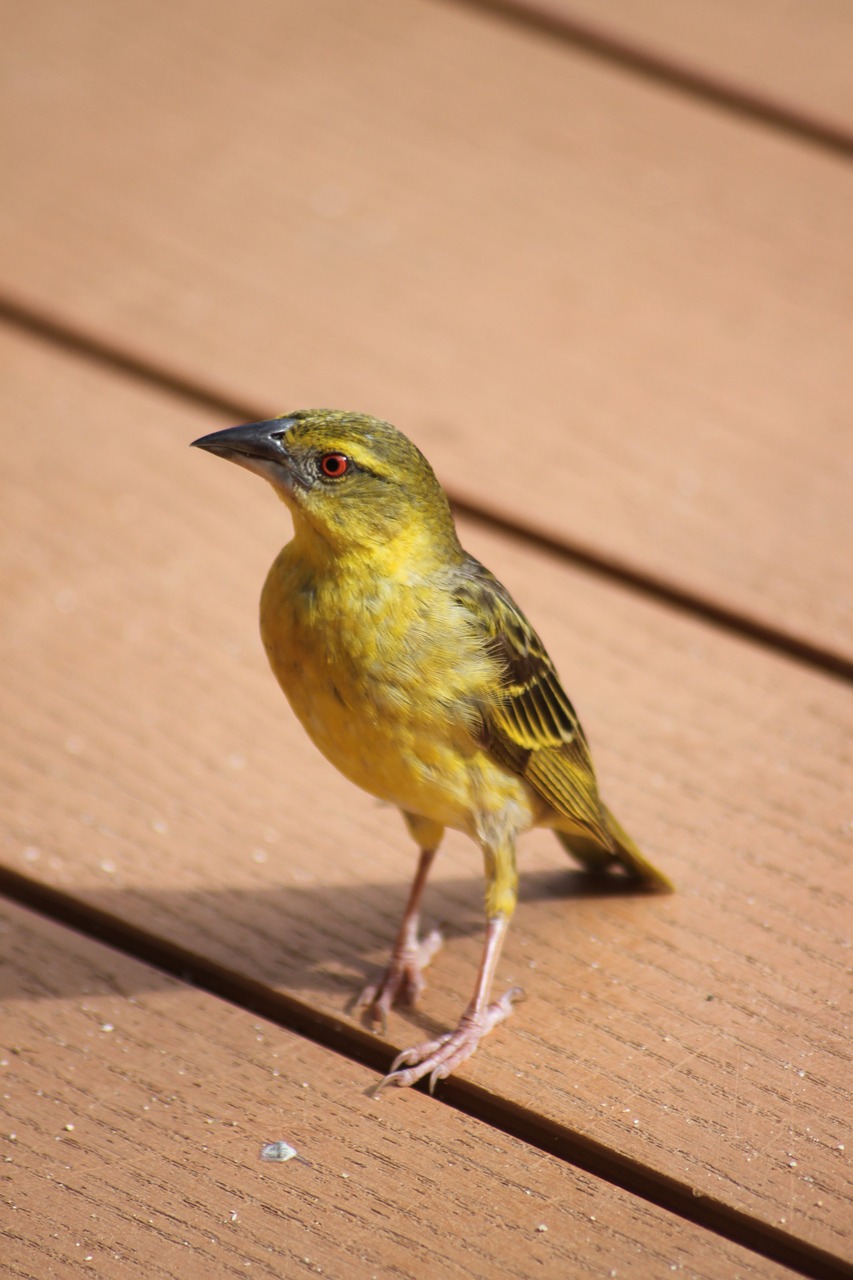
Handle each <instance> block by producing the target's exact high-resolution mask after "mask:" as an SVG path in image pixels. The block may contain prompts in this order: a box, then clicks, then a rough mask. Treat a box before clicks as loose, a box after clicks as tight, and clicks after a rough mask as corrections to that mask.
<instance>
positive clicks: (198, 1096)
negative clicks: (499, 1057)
mask: <svg viewBox="0 0 853 1280" xmlns="http://www.w3.org/2000/svg"><path fill="white" fill-rule="evenodd" d="M0 924H2V929H3V943H4V952H5V956H6V963H5V964H4V974H3V987H2V996H0V999H2V1009H3V1026H4V1049H5V1052H4V1053H3V1055H2V1057H3V1062H2V1068H0V1069H2V1081H3V1096H2V1099H0V1124H2V1138H0V1144H2V1148H3V1157H4V1164H3V1178H2V1185H3V1190H2V1197H3V1200H4V1201H5V1208H4V1211H3V1221H4V1227H3V1235H4V1245H3V1254H4V1257H3V1268H4V1275H6V1276H9V1277H15V1280H25V1278H26V1280H47V1277H50V1278H51V1280H61V1278H64V1277H70V1276H75V1277H76V1276H80V1275H97V1276H104V1277H113V1276H117V1277H125V1276H144V1277H146V1280H166V1278H167V1277H169V1278H172V1277H174V1278H175V1280H184V1278H185V1277H187V1276H190V1275H193V1276H197V1275H201V1274H204V1275H206V1276H208V1277H210V1278H211V1280H217V1278H218V1277H225V1276H234V1275H245V1274H247V1273H248V1274H251V1275H261V1276H275V1277H280V1276H282V1275H287V1276H291V1275H293V1276H295V1275H303V1274H304V1275H326V1276H339V1277H343V1276H353V1277H355V1278H356V1280H362V1278H365V1277H377V1276H389V1275H394V1276H400V1277H412V1278H413V1280H414V1278H415V1277H421V1276H424V1275H427V1274H429V1275H443V1276H449V1275H465V1276H472V1277H474V1276H479V1277H489V1276H494V1275H497V1274H500V1275H506V1276H513V1277H519V1278H523V1277H527V1276H530V1275H532V1274H536V1275H543V1276H548V1275H551V1276H557V1275H560V1274H563V1275H565V1274H568V1273H569V1271H570V1272H571V1274H572V1275H578V1276H601V1275H607V1274H609V1273H610V1272H612V1271H613V1270H616V1271H617V1272H623V1273H625V1274H633V1275H648V1276H652V1275H656V1274H662V1273H663V1272H664V1271H667V1270H669V1269H670V1268H671V1267H681V1268H683V1269H684V1270H685V1271H686V1272H687V1273H688V1274H690V1275H695V1276H697V1277H709V1278H710V1277H719V1280H724V1278H727V1277H729V1276H732V1275H738V1276H743V1277H753V1276H754V1277H759V1276H761V1277H764V1276H768V1277H777V1276H778V1277H784V1276H790V1275H791V1274H792V1273H791V1272H789V1271H788V1269H787V1268H785V1267H780V1266H776V1265H774V1264H771V1263H767V1262H763V1261H762V1260H760V1259H755V1258H753V1257H751V1256H750V1255H749V1254H748V1253H747V1251H745V1250H743V1249H739V1248H737V1247H736V1246H734V1245H731V1244H729V1243H728V1242H726V1241H722V1240H719V1239H717V1238H715V1237H713V1236H711V1235H710V1234H709V1233H708V1232H705V1231H702V1230H701V1229H699V1228H697V1227H694V1226H692V1225H690V1224H687V1223H684V1222H681V1221H679V1220H678V1219H674V1218H671V1217H670V1215H668V1214H666V1213H664V1212H663V1211H662V1210H660V1209H657V1208H654V1207H653V1206H650V1205H647V1204H644V1203H643V1202H642V1201H636V1200H633V1199H632V1198H631V1197H630V1196H628V1195H626V1194H625V1193H624V1192H620V1191H618V1190H615V1189H614V1188H612V1187H609V1186H607V1184H605V1183H602V1182H599V1181H598V1180H597V1179H595V1178H590V1177H588V1176H587V1175H585V1174H581V1173H578V1172H577V1171H575V1170H573V1169H571V1168H569V1167H568V1166H566V1165H564V1164H562V1163H561V1162H560V1161H558V1160H555V1159H553V1158H550V1157H548V1156H546V1155H543V1154H542V1153H541V1152H539V1151H535V1150H532V1149H531V1148H529V1147H526V1146H525V1145H524V1143H522V1142H518V1141H515V1140H513V1139H512V1138H507V1137H505V1136H504V1135H503V1134H500V1133H496V1132H494V1131H493V1130H491V1129H489V1128H488V1127H487V1126H486V1125H483V1124H478V1123H477V1122H476V1121H473V1120H470V1119H468V1118H466V1117H464V1116H460V1115H458V1114H457V1113H455V1112H453V1111H451V1110H450V1109H449V1108H447V1107H444V1106H442V1105H441V1104H440V1103H439V1102H437V1101H435V1100H432V1099H429V1098H426V1097H424V1096H423V1095H413V1097H412V1099H411V1104H412V1105H411V1106H410V1107H408V1108H407V1109H406V1111H405V1112H402V1111H400V1110H399V1109H397V1108H394V1107H389V1106H387V1105H385V1102H384V1100H383V1101H378V1102H377V1101H376V1100H375V1099H373V1098H371V1097H370V1096H368V1091H369V1086H370V1084H371V1083H372V1081H371V1076H370V1073H369V1072H367V1071H366V1070H365V1069H364V1068H362V1067H358V1066H356V1065H354V1064H353V1063H350V1062H347V1061H346V1060H345V1059H343V1058H339V1057H338V1056H337V1055H336V1054H333V1053H330V1052H327V1051H324V1050H322V1049H319V1048H317V1047H316V1046H314V1045H311V1044H309V1043H307V1042H305V1041H302V1040H300V1039H299V1038H298V1037H296V1036H294V1035H292V1034H290V1033H288V1032H286V1031H282V1030H281V1029H280V1028H279V1027H276V1026H275V1025H273V1024H271V1023H266V1022H264V1021H262V1020H259V1019H257V1018H253V1017H251V1016H250V1015H248V1014H246V1013H244V1012H242V1011H240V1010H237V1009H234V1008H233V1007H231V1006H229V1005H227V1004H225V1003H223V1002H222V1001H218V1000H215V999H214V998H212V997H211V996H208V995H204V994H202V993H200V992H197V991H194V990H192V989H191V988H190V987H187V986H184V985H183V984H182V983H179V982H177V981H175V980H173V979H171V978H167V977H165V976H164V975H163V974H160V973H158V972H157V971H156V970H153V969H149V968H147V966H144V965H141V964H139V963H138V962H137V961H134V960H130V959H128V958H127V957H125V956H122V955H121V954H119V953H117V952H114V951H111V950H109V949H108V948H106V947H103V946H101V945H100V944H98V943H95V942H92V941H90V940H88V939H84V938H81V937H79V936H78V935H76V934H73V933H71V932H70V931H68V930H65V929H62V928H60V927H59V926H57V925H55V924H53V923H48V922H46V921H44V920H42V919H40V918H39V917H38V916H34V915H31V914H29V913H27V912H25V911H22V910H21V909H20V908H17V907H13V906H11V905H9V904H5V903H2V902H0ZM270 1140H273V1141H279V1140H284V1141H286V1142H287V1143H288V1144H289V1145H290V1146H292V1147H295V1148H296V1150H297V1152H298V1157H297V1158H295V1159H292V1160H290V1161H288V1162H287V1163H269V1162H262V1161H261V1160H260V1151H261V1148H262V1147H263V1146H264V1145H265V1144H266V1143H267V1142H268V1141H270ZM637 1268H639V1270H638V1269H637Z"/></svg>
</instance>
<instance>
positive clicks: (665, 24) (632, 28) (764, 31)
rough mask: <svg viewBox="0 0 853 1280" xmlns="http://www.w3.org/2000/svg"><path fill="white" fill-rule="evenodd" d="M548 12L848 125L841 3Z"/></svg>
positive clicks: (805, 0) (849, 38)
mask: <svg viewBox="0 0 853 1280" xmlns="http://www.w3.org/2000/svg"><path fill="white" fill-rule="evenodd" d="M547 7H548V9H549V10H550V11H552V12H553V13H556V14H561V13H562V14H564V15H565V16H566V17H567V18H570V19H572V20H573V21H579V22H588V23H589V24H591V25H592V26H593V27H595V28H596V29H606V30H607V31H612V32H613V33H614V34H615V35H617V36H618V37H619V38H620V39H623V40H629V41H632V42H636V43H637V44H638V45H639V46H641V47H643V48H645V49H649V50H654V51H658V52H660V53H661V54H662V55H664V56H665V57H666V58H667V59H672V60H673V61H675V62H677V63H680V64H681V65H683V66H684V67H685V68H688V69H689V68H695V69H696V70H697V71H698V72H700V73H701V72H703V71H704V72H707V73H709V74H711V75H714V76H715V77H718V78H720V79H722V80H728V81H732V82H733V83H735V84H739V85H742V86H743V87H744V88H745V89H749V90H752V91H753V92H755V93H759V94H762V95H764V96H766V97H769V98H772V99H775V100H776V101H778V102H780V103H785V104H787V105H788V106H789V107H791V108H793V109H795V110H797V109H799V110H801V111H803V112H805V113H808V114H809V115H816V116H819V117H822V118H824V119H826V120H827V121H836V122H837V123H838V124H839V125H845V126H846V127H847V128H848V129H850V128H853V77H851V75H850V50H851V48H853V11H851V9H850V5H849V4H847V3H846V0H818V2H817V3H813V0H785V2H784V3H782V4H780V3H779V0H749V4H742V3H738V0H691V3H690V4H679V3H678V0H607V3H606V4H601V3H600V0H548V6H547ZM604 24H606V28H605V26H604Z"/></svg>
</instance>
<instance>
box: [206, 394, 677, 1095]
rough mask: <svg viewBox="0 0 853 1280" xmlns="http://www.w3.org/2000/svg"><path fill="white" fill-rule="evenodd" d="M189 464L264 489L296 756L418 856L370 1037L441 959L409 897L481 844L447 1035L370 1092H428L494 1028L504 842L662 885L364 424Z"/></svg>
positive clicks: (571, 728)
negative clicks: (331, 774)
mask: <svg viewBox="0 0 853 1280" xmlns="http://www.w3.org/2000/svg"><path fill="white" fill-rule="evenodd" d="M194 444H195V445H196V446H198V447H199V448H201V449H206V450H208V451H209V452H210V453H215V454H218V455H219V456H220V457H223V458H227V459H228V460H229V461H231V462H236V463H237V464H238V465H239V466H242V467H246V468H247V469H248V470H249V471H254V472H256V473H257V474H258V475H260V476H263V477H264V479H266V480H268V481H269V482H270V483H271V484H272V486H273V488H274V489H275V491H276V493H277V494H278V495H279V497H280V498H282V499H283V500H284V502H285V503H286V504H287V506H288V508H289V510H290V513H291V515H292V517H293V530H294V536H293V539H292V541H291V542H289V543H287V545H286V546H285V547H284V548H283V550H282V551H281V552H280V553H279V555H278V557H277V559H276V560H275V562H274V564H273V566H272V568H271V569H270V571H269V574H268V576H267V580H266V583H265V585H264V588H263V593H262V595H261V635H262V638H263V642H264V646H265V648H266V652H267V656H268V658H269V661H270V665H271V667H272V669H273V672H274V673H275V675H276V677H277V679H278V682H279V684H280V685H281V687H282V689H283V690H284V692H285V694H286V695H287V698H288V700H289V702H290V704H291V706H292V708H293V710H294V711H295V713H296V715H297V716H298V718H299V720H300V721H301V723H302V725H303V727H304V728H305V730H306V732H307V733H308V735H309V737H310V738H311V739H312V740H313V742H314V743H316V745H317V746H318V747H319V749H320V750H321V751H322V752H323V754H324V755H325V756H326V758H327V759H328V760H330V761H331V762H332V764H334V765H335V766H336V767H337V768H338V769H340V771H341V773H343V774H344V775H345V776H346V777H347V778H350V779H351V780H352V781H353V782H355V783H356V784H357V785H358V786H360V787H363V788H364V790H365V791H368V792H370V793H371V794H372V795H375V796H378V797H379V798H380V799H382V800H386V801H389V802H390V803H391V804H394V805H396V806H397V807H398V808H399V809H400V810H401V812H402V814H403V817H404V818H405V820H406V823H407V825H408V828H409V831H410V832H411V834H412V836H413V838H414V839H415V841H416V842H417V844H418V846H419V849H420V860H419V863H418V869H417V874H416V876H415V880H414V883H413V885H412V889H411V893H410V896H409V900H408V903H407V905H406V909H405V913H404V915H403V920H402V923H401V926H400V930H399V933H398V935H397V939H396V942H395V943H394V947H393V949H392V952H391V958H390V963H389V965H388V968H387V969H386V970H385V973H384V974H383V976H382V977H381V979H380V980H379V981H378V982H377V983H375V984H373V985H371V986H370V987H368V988H367V989H366V990H365V991H364V992H363V993H362V996H361V1000H360V1002H359V1003H360V1005H361V1006H362V1007H364V1008H366V1010H367V1013H368V1016H369V1017H370V1018H371V1019H372V1020H374V1021H376V1020H380V1021H381V1022H382V1025H383V1026H384V1025H385V1023H386V1019H387V1014H388V1010H389V1009H390V1008H391V1006H392V1005H393V1004H394V1003H395V1002H396V1001H398V1000H405V1001H407V1002H409V1003H414V1001H415V1000H416V998H417V997H418V995H419V994H420V992H421V990H422V989H423V986H424V982H423V976H422V972H423V969H424V968H425V967H426V965H427V964H428V963H429V960H430V959H431V958H432V956H433V955H434V953H435V951H436V950H437V949H438V947H439V946H440V941H441V940H440V937H439V936H438V935H437V934H436V933H432V934H430V935H429V937H427V938H426V939H425V940H423V941H421V939H420V937H419V929H418V923H419V912H420V902H421V896H422V894H423V889H424V885H425V883H426V878H427V874H428V872H429V869H430V865H431V863H432V861H433V858H434V857H435V854H436V851H437V849H438V846H439V844H440V842H441V838H442V836H443V834H444V829H445V827H451V828H453V829H455V830H457V831H464V832H465V833H466V835H469V836H470V837H471V838H472V839H473V840H476V842H477V843H478V844H479V846H480V848H481V850H482V852H483V859H484V862H485V874H486V940H485V946H484V950H483V956H482V960H481V963H480V968H479V972H478V974H477V981H476V985H475V987H474V994H473V996H472V998H471V1001H470V1003H469V1005H468V1007H467V1008H466V1009H465V1011H464V1013H463V1014H462V1017H461V1019H460V1022H459V1025H458V1026H457V1028H456V1030H455V1031H452V1032H448V1033H447V1034H446V1035H442V1036H440V1037H439V1038H438V1039H436V1040H431V1041H429V1042H427V1043H425V1044H420V1045H417V1046H415V1047H414V1048H411V1049H407V1050H405V1052H403V1053H401V1054H400V1055H399V1056H398V1058H397V1059H396V1061H395V1062H394V1063H393V1065H392V1068H391V1072H390V1074H389V1075H388V1076H386V1077H385V1080H384V1081H383V1082H382V1083H383V1084H396V1085H410V1084H413V1083H414V1082H415V1081H417V1080H420V1079H421V1078H422V1077H424V1076H429V1084H430V1088H432V1087H433V1086H434V1084H435V1081H436V1080H440V1079H442V1078H444V1077H445V1076H447V1075H449V1074H450V1072H451V1071H453V1070H454V1069H455V1068H456V1067H458V1066H459V1064H460V1063H462V1062H464V1061H465V1060H466V1058H469V1057H470V1056H471V1054H472V1053H473V1052H474V1051H475V1049H476V1048H477V1045H478V1043H479V1042H480V1040H481V1039H482V1037H483V1036H484V1035H486V1034H487V1033H488V1032H489V1031H490V1030H491V1029H492V1028H493V1027H494V1026H495V1025H496V1024H497V1023H498V1022H501V1021H502V1020H503V1019H504V1018H506V1017H507V1015H508V1014H509V1013H510V1011H511V1007H512V1001H513V999H514V997H515V996H516V995H518V994H519V992H518V990H517V989H514V990H511V991H508V992H506V994H504V995H503V996H501V997H500V998H499V999H498V1000H495V1001H493V1002H492V1001H491V990H492V983H493V979H494V975H495V970H496V967H497V963H498V959H499V956H500V952H501V947H502V945H503V940H504V937H505V935H506V931H507V927H508V925H509V921H510V917H511V916H512V913H513V909H514V907H515V903H516V896H517V886H518V875H517V872H516V865H515V844H516V839H517V837H518V836H519V835H520V834H521V833H522V832H523V831H527V830H528V829H529V828H531V827H535V826H545V827H551V828H553V829H554V831H555V832H556V834H557V836H558V838H559V840H560V842H561V843H562V844H563V846H564V847H565V848H566V849H567V850H568V851H569V853H571V854H573V855H574V856H575V857H576V858H577V859H578V860H579V861H580V862H581V863H582V864H583V865H584V866H585V867H587V868H589V869H590V870H591V871H594V872H601V871H604V870H605V869H607V868H609V867H611V866H613V865H620V866H621V867H622V868H624V870H625V871H626V872H627V873H628V875H629V876H631V877H632V878H634V879H635V880H636V881H638V882H640V883H641V884H642V885H644V886H647V887H649V888H652V889H658V890H667V891H668V890H670V889H671V887H672V886H671V885H670V883H669V881H668V880H667V878H666V877H665V876H664V875H662V874H661V873H660V872H659V871H657V870H656V869H655V868H654V867H653V866H652V865H651V864H650V863H649V862H648V861H647V860H646V859H645V858H644V857H643V855H642V853H641V852H640V850H639V849H638V848H637V846H636V845H635V844H634V842H633V840H632V839H631V838H630V836H628V835H627V833H626V832H625V831H624V830H623V829H622V827H621V826H620V825H619V823H618V822H617V821H616V819H615V818H614V817H613V815H612V814H611V813H610V811H609V810H608V809H607V808H606V807H605V805H604V804H603V803H602V801H601V799H600V797H599V794H598V786H597V784H596V780H595V774H594V772H593V766H592V759H591V757H590V752H589V747H588V745H587V741H586V737H585V736H584V732H583V730H582V728H581V726H580V723H579V721H578V718H577V715H576V714H575V711H574V708H573V707H572V704H571V703H570V702H569V699H568V698H567V697H566V694H565V693H564V692H563V688H562V686H561V684H560V680H559V677H558V676H557V672H556V670H555V669H554V666H553V664H552V662H551V660H550V658H549V657H548V654H547V653H546V652H545V649H544V647H543V645H542V643H541V641H540V640H539V638H538V636H537V635H536V633H535V631H534V630H533V628H532V627H531V626H530V623H529V622H528V621H527V619H526V618H525V616H524V614H523V613H522V612H521V610H520V609H519V608H518V606H517V605H516V604H515V602H514V601H513V600H512V598H511V596H510V595H509V593H508V592H507V591H506V589H505V588H504V587H503V586H502V585H501V584H500V582H498V580H497V578H495V577H493V575H492V574H491V573H489V571H488V569H485V568H484V567H483V566H482V565H481V564H479V563H478V561H477V560H475V559H474V558H473V556H470V555H467V554H466V552H465V551H463V549H462V547H461V546H460V543H459V539H458V537H457V534H456V528H455V526H454V523H453V517H452V515H451V511H450V507H449V504H448V501H447V498H446V496H445V494H444V491H443V489H442V488H441V486H440V485H439V483H438V481H437V479H436V477H435V475H434V473H433V470H432V468H431V467H430V465H429V463H428V462H427V460H426V458H425V457H424V456H423V454H422V453H421V452H420V451H419V450H418V449H417V448H416V447H415V445H414V444H412V442H411V441H410V440H408V439H407V438H406V436H404V435H403V434H402V433H401V432H399V431H397V430H396V428H394V427H392V426H391V425H390V424H389V423H387V422H380V421H378V420H377V419H376V418H372V417H369V416H367V415H366V414H357V413H341V412H336V411H332V410H326V409H312V410H302V411H300V412H298V413H291V414H287V415H284V416H282V417H280V418H273V419H271V420H269V421H267V422H256V423H251V424H250V425H248V426H243V427H233V428H230V429H228V430H226V431H217V432H214V433H213V434H212V435H207V436H203V437H202V438H201V439H200V440H196V441H194Z"/></svg>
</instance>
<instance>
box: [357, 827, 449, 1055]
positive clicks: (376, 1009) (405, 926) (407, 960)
mask: <svg viewBox="0 0 853 1280" xmlns="http://www.w3.org/2000/svg"><path fill="white" fill-rule="evenodd" d="M435 854H436V850H435V849H422V850H421V856H420V859H419V861H418V869H417V872H416V873H415V879H414V881H413V883H412V887H411V890H410V891H409V900H408V902H407V903H406V910H405V911H404V913H403V919H402V922H401V924H400V932H399V933H398V934H397V940H396V942H395V943H394V947H393V949H392V951H391V959H390V961H389V963H388V968H387V969H386V970H385V972H384V973H383V975H382V977H381V978H380V979H379V981H378V982H372V983H371V984H370V985H369V986H367V987H365V988H364V990H363V991H362V993H361V995H360V996H359V998H358V1001H357V1004H356V1007H357V1008H358V1009H364V1010H365V1012H366V1015H367V1017H368V1018H369V1019H370V1021H371V1022H381V1024H382V1030H383V1032H384V1031H386V1030H387V1025H388V1013H389V1010H390V1009H391V1006H392V1005H393V1004H395V1003H397V1002H399V1001H401V1000H403V1001H405V1002H406V1004H415V1003H416V1002H417V1000H418V997H419V996H420V994H421V992H422V991H423V989H424V987H425V986H426V983H425V982H424V977H423V971H424V969H425V968H426V967H427V965H428V964H429V962H430V960H431V959H432V958H433V956H434V955H435V953H436V951H438V950H439V948H440V947H441V943H442V938H441V934H440V933H439V931H438V930H437V929H433V930H432V932H431V933H429V934H428V935H427V936H426V938H424V939H423V941H421V940H420V939H419V938H418V920H419V916H420V909H421V898H422V897H423V892H424V887H425V886H426V881H427V876H428V875H429V869H430V867H431V865H432V860H433V858H434V857H435Z"/></svg>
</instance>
